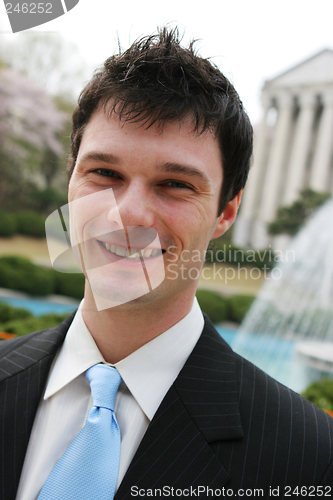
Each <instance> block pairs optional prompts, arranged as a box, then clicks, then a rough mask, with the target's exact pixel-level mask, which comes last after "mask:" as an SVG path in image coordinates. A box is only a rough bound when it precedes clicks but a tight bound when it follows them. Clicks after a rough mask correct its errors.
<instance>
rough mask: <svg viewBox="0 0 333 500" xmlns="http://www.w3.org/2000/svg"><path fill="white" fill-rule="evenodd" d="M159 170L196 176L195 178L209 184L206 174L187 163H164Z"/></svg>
mask: <svg viewBox="0 0 333 500" xmlns="http://www.w3.org/2000/svg"><path fill="white" fill-rule="evenodd" d="M159 170H161V171H162V172H170V173H172V174H183V175H187V176H189V177H196V178H197V179H199V180H201V181H203V182H205V183H206V184H210V182H209V179H208V177H207V176H206V174H204V173H203V172H201V170H198V169H197V168H195V167H190V166H187V165H181V164H179V163H170V162H168V163H164V164H163V165H162V166H161V167H160V168H159Z"/></svg>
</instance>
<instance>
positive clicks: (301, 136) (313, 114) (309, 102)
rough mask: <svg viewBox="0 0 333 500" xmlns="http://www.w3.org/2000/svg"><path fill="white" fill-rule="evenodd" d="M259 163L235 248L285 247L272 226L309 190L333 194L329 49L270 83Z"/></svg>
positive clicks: (332, 62) (257, 147)
mask: <svg viewBox="0 0 333 500" xmlns="http://www.w3.org/2000/svg"><path fill="white" fill-rule="evenodd" d="M261 98H262V106H263V117H262V121H261V124H260V126H259V129H258V131H257V133H255V142H254V163H253V166H252V169H251V172H250V175H249V179H248V183H247V186H246V188H245V190H244V194H243V200H242V203H241V207H240V213H239V215H238V220H237V221H236V223H235V227H234V231H233V243H234V244H235V245H237V246H240V247H250V248H256V249H262V248H267V247H268V246H269V245H270V244H272V245H273V247H274V248H280V247H282V248H283V247H285V244H286V238H284V237H275V238H274V241H273V239H272V238H271V237H270V236H269V235H268V233H267V224H268V223H269V222H271V221H273V220H274V219H275V216H276V214H277V210H278V209H279V208H280V207H282V206H287V205H291V204H292V203H293V202H294V201H296V200H297V199H298V198H299V193H300V191H302V190H303V189H306V188H311V189H313V190H314V191H318V192H332V193H333V147H332V146H333V50H328V49H326V50H323V51H322V52H320V53H319V54H316V55H315V56H313V57H311V58H310V59H308V60H306V61H304V62H303V63H301V64H299V65H297V66H296V67H294V68H292V69H290V70H288V71H286V72H285V73H283V74H282V75H280V76H278V77H276V78H274V79H272V80H269V81H266V82H265V85H264V87H263V90H262V95H261Z"/></svg>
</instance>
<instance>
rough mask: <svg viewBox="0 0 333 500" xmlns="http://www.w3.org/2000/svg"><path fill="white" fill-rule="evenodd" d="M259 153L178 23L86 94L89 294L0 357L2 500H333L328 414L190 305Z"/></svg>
mask: <svg viewBox="0 0 333 500" xmlns="http://www.w3.org/2000/svg"><path fill="white" fill-rule="evenodd" d="M251 154H252V127H251V124H250V122H249V119H248V117H247V115H246V113H245V111H244V109H243V106H242V103H241V101H240V99H239V97H238V95H237V93H236V91H235V89H234V88H233V86H232V85H231V83H230V82H229V81H228V80H227V79H226V78H225V77H224V75H223V74H222V73H221V72H220V71H219V70H218V69H217V68H216V67H215V66H214V65H213V64H211V63H210V62H209V61H208V60H206V59H202V58H200V57H199V56H197V55H196V54H195V52H194V50H193V46H190V47H189V48H188V49H185V48H183V47H181V45H180V42H179V40H178V36H177V31H175V30H173V31H169V30H167V29H163V30H160V31H159V32H158V34H157V35H153V36H151V37H146V38H143V39H142V40H139V41H138V42H136V43H134V44H133V45H132V46H131V47H130V48H129V49H128V50H127V51H125V52H123V53H121V54H119V55H116V56H113V57H111V58H110V59H108V60H107V61H106V62H105V64H104V67H103V68H102V69H101V70H100V71H98V72H97V73H96V74H95V76H94V77H93V79H92V80H91V82H89V83H88V85H87V86H86V87H85V89H84V90H83V92H82V94H81V96H80V99H79V103H78V106H77V108H76V110H75V112H74V116H73V131H72V151H71V159H70V162H69V166H68V175H69V189H68V196H69V206H70V211H71V239H72V244H73V248H74V251H75V253H76V256H77V259H78V261H79V262H80V265H81V268H82V270H83V272H84V274H85V276H86V287H85V294H84V300H83V302H82V303H81V305H80V308H79V310H78V311H77V312H76V314H75V315H74V317H73V315H72V316H70V317H69V318H68V319H67V320H66V321H65V322H64V323H63V324H62V325H60V326H59V327H58V328H54V329H50V330H47V331H43V332H37V333H34V334H31V335H28V336H26V337H24V338H22V339H19V340H14V341H7V342H4V343H2V344H1V346H0V356H1V358H0V398H1V399H0V428H1V429H2V431H1V432H2V434H1V436H2V445H1V446H2V457H3V459H2V461H1V468H0V474H1V477H0V484H1V488H0V495H2V496H1V498H2V499H3V500H14V498H16V499H17V500H36V499H37V498H38V499H39V500H45V499H49V500H50V499H54V500H74V499H77V500H82V499H87V500H88V499H93V498H97V499H104V498H108V499H111V498H113V497H115V498H116V499H122V498H124V499H125V498H132V497H136V496H140V497H156V498H163V497H166V496H178V497H179V496H180V497H184V496H196V497H200V498H210V497H217V496H222V497H223V496H228V497H230V496H232V497H234V498H241V497H243V496H260V497H262V498H270V497H272V496H275V497H279V498H284V497H285V496H291V497H295V498H296V497H297V496H298V495H299V494H300V493H299V492H300V491H301V488H303V490H302V491H303V493H304V492H305V493H307V494H309V495H312V494H313V493H314V495H315V496H326V497H327V496H331V494H332V491H331V488H332V484H333V479H332V462H331V461H332V458H333V454H332V452H333V449H332V435H333V425H332V422H333V421H332V419H331V418H330V417H328V416H327V415H326V414H325V413H324V412H322V411H321V410H319V409H318V408H315V407H314V406H312V405H311V404H310V403H309V402H307V401H305V400H303V399H302V398H301V397H300V396H299V395H297V394H295V393H293V392H292V391H290V390H289V389H287V388H286V387H283V386H282V385H280V384H278V383H277V382H276V381H274V380H272V379H271V378H270V377H268V376H267V375H266V374H265V373H263V372H261V371H260V370H259V369H257V368H256V367H255V366H253V365H252V364H251V363H249V362H248V361H246V360H245V359H243V358H241V357H240V356H238V355H236V354H235V353H233V351H232V350H231V349H230V347H229V346H228V345H227V344H226V343H225V342H224V340H223V339H222V338H221V337H220V336H219V334H218V333H217V332H216V330H215V329H214V327H213V325H212V324H211V323H210V321H209V319H208V318H207V317H205V318H204V316H203V314H202V312H201V310H200V308H199V306H198V303H197V301H196V299H195V292H196V289H197V285H198V279H199V278H198V277H199V273H200V269H201V267H202V264H203V260H204V255H205V250H206V248H207V246H208V244H209V241H210V240H211V239H213V238H217V237H219V236H220V235H222V234H223V233H224V232H225V231H226V230H227V229H228V228H229V227H230V226H231V224H232V223H233V221H234V219H235V217H236V214H237V209H238V206H239V203H240V198H241V192H242V189H243V187H244V185H245V182H246V178H247V175H248V170H249V164H250V158H251ZM192 256H193V258H191V257H192ZM194 256H195V258H194ZM198 256H200V258H198ZM193 271H194V272H193ZM303 493H302V495H303ZM303 496H304V495H303Z"/></svg>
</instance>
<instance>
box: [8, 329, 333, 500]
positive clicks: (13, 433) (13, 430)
mask: <svg viewBox="0 0 333 500" xmlns="http://www.w3.org/2000/svg"><path fill="white" fill-rule="evenodd" d="M66 330H67V327H66V326H64V325H62V326H61V327H59V328H58V329H53V330H49V331H46V332H45V333H42V334H34V335H32V336H30V338H29V339H27V340H26V342H27V343H25V342H24V341H23V340H21V339H20V340H18V341H16V342H15V341H14V342H12V341H6V342H3V343H1V344H0V356H2V355H4V358H5V359H4V361H3V362H2V361H1V358H0V367H1V368H0V377H1V379H0V380H2V383H1V382H0V398H1V401H0V412H1V411H2V410H1V408H4V409H5V413H6V417H4V416H3V415H2V413H1V415H0V433H1V434H0V435H1V437H2V440H3V441H4V447H3V445H2V446H1V453H2V455H1V468H0V474H1V476H0V485H1V489H0V498H1V500H14V499H15V491H16V488H17V483H18V479H19V475H20V471H21V467H22V463H23V458H24V452H25V448H26V445H27V442H28V438H29V433H30V430H31V426H32V422H33V417H34V413H35V411H36V408H37V405H38V401H39V398H40V396H41V391H42V390H43V387H44V385H45V381H46V377H47V372H48V370H49V367H50V363H51V361H52V359H53V356H54V354H55V352H56V350H57V347H58V346H59V345H60V343H61V339H62V338H63V335H64V334H65V332H66ZM3 344H4V345H3ZM37 346H38V348H39V349H40V351H39V354H37V353H36V351H34V354H32V350H34V349H36V348H37ZM24 356H26V357H29V358H32V359H33V360H34V361H31V360H30V361H28V360H27V358H25V357H24ZM37 360H39V362H38V363H36V361H37ZM22 366H24V367H22ZM37 384H39V386H38V387H37ZM28 402H29V404H28ZM332 436H333V419H332V418H331V417H329V416H327V415H326V414H325V413H324V412H322V411H321V410H319V409H318V408H315V407H314V406H313V405H311V404H310V403H309V402H307V401H305V400H303V399H302V398H301V397H300V396H299V395H298V394H295V393H293V392H292V391H291V390H289V389H287V388H286V387H284V386H282V385H280V384H278V383H277V382H276V381H274V380H272V379H271V378H270V377H268V376H267V375H266V374H265V373H263V372H262V371H261V370H259V369H258V368H256V367H255V366H253V365H252V364H251V363H249V362H248V361H246V360H245V359H243V358H241V357H240V356H238V355H236V354H234V353H233V352H232V350H231V349H230V348H229V346H228V345H227V344H226V343H225V342H224V341H223V340H222V339H221V338H220V336H219V335H218V333H217V332H216V331H215V329H214V328H213V327H212V325H211V323H210V322H209V320H207V321H206V325H205V328H204V331H203V334H202V336H201V338H200V339H199V341H198V343H197V345H196V347H195V348H194V350H193V352H192V354H191V355H190V357H189V359H188V361H187V363H186V364H185V366H184V368H183V369H182V371H181V373H180V374H179V377H178V378H177V379H176V381H175V383H174V384H173V386H172V387H171V388H170V390H169V391H168V393H167V395H166V397H165V398H164V400H163V401H162V404H161V405H160V407H159V409H158V410H157V412H156V414H155V416H154V418H153V420H152V422H151V424H150V426H149V428H148V430H147V432H146V434H145V436H144V438H143V440H142V442H141V444H140V446H139V448H138V450H137V453H136V454H135V456H134V459H133V460H132V462H131V465H130V467H129V469H128V471H127V474H126V475H125V477H124V479H123V481H122V483H121V485H120V487H119V489H118V491H117V493H116V495H115V500H121V499H129V498H132V496H131V486H137V487H140V488H145V489H148V488H163V486H165V485H167V486H169V487H174V488H189V487H191V486H192V487H196V486H202V485H203V486H206V487H210V488H213V489H214V488H222V487H223V486H225V487H226V488H232V489H233V490H234V491H235V492H236V490H237V489H238V488H245V489H246V488H251V489H253V488H264V489H265V496H264V497H261V498H271V497H269V486H273V487H276V486H280V488H283V486H284V485H288V486H292V487H294V486H297V485H299V486H306V485H308V486H309V485H319V484H322V485H330V486H332V487H333V465H332V463H331V461H332V458H333V456H332ZM281 491H282V490H281ZM211 497H212V496H211V495H210V496H209V497H208V498H211ZM140 498H142V497H140ZM201 498H206V495H205V493H204V494H203V495H202V496H201ZM233 498H238V496H237V494H236V493H235V496H234V497H233ZM280 498H283V496H282V495H281V496H280ZM295 498H296V497H295Z"/></svg>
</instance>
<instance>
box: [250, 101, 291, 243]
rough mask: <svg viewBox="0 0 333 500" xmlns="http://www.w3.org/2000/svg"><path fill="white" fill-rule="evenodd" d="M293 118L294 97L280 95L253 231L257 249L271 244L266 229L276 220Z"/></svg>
mask: <svg viewBox="0 0 333 500" xmlns="http://www.w3.org/2000/svg"><path fill="white" fill-rule="evenodd" d="M292 117H293V96H292V95H291V94H289V93H287V92H286V93H283V94H280V95H279V97H278V117H277V122H276V125H275V129H274V135H273V140H272V145H271V148H270V154H269V158H268V164H267V170H266V175H265V180H264V188H263V193H262V199H261V204H260V210H259V215H258V219H257V221H256V223H255V226H254V230H253V237H252V238H253V239H252V246H253V247H255V248H265V247H267V245H268V243H269V238H268V235H267V229H266V227H267V223H268V222H271V221H272V220H273V219H274V217H275V214H276V209H277V206H278V196H279V187H280V180H281V173H282V170H283V162H284V160H285V155H286V150H287V145H288V138H289V135H290V131H291V127H292Z"/></svg>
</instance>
